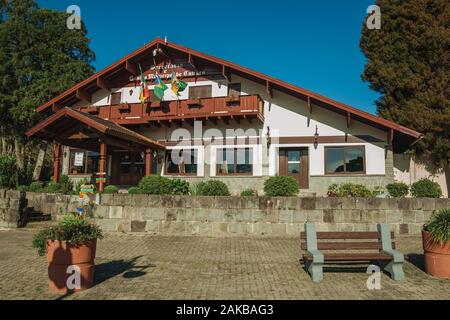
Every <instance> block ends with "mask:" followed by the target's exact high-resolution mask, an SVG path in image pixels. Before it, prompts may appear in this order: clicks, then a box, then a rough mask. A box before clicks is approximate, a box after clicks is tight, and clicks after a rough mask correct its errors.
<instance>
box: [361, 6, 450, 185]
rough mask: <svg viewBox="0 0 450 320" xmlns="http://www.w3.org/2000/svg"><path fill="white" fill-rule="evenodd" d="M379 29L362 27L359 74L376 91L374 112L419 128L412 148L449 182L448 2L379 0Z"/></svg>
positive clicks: (449, 50) (449, 13) (416, 128)
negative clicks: (419, 136)
mask: <svg viewBox="0 0 450 320" xmlns="http://www.w3.org/2000/svg"><path fill="white" fill-rule="evenodd" d="M376 4H377V5H378V6H379V7H380V9H381V29H379V30H376V29H374V30H370V29H368V28H366V26H365V24H364V25H363V28H362V37H361V41H360V47H361V49H362V51H363V53H364V54H365V56H366V57H367V59H368V62H367V64H366V66H365V70H364V73H363V75H362V78H363V80H365V81H368V82H369V83H370V87H371V88H372V89H373V90H375V91H377V92H379V93H381V95H382V96H381V97H380V98H379V99H378V100H377V101H376V102H375V103H376V106H377V111H378V114H379V115H380V116H382V117H384V118H387V119H390V120H393V121H395V122H398V123H400V124H402V125H404V126H407V127H409V128H412V129H415V130H417V131H419V132H421V133H422V134H423V135H424V137H423V139H422V140H420V141H419V142H418V143H417V144H415V145H414V147H413V151H414V152H415V153H416V154H418V155H422V156H424V157H425V158H426V159H427V161H428V162H429V163H432V164H433V165H434V166H437V167H438V168H443V169H444V170H445V171H446V175H447V181H448V185H450V172H449V159H450V139H449V135H450V4H449V2H448V0H378V1H376Z"/></svg>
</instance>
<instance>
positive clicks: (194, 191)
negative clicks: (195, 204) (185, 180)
mask: <svg viewBox="0 0 450 320" xmlns="http://www.w3.org/2000/svg"><path fill="white" fill-rule="evenodd" d="M199 184H200V182H194V183H193V184H191V186H190V194H191V195H193V196H199V190H198V185H199Z"/></svg>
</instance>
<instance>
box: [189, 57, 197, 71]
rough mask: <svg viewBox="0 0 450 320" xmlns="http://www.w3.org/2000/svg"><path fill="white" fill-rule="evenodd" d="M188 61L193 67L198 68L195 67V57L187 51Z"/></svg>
mask: <svg viewBox="0 0 450 320" xmlns="http://www.w3.org/2000/svg"><path fill="white" fill-rule="evenodd" d="M188 63H189V64H190V65H191V66H192V67H193V68H194V69H198V68H197V64H196V62H195V58H194V56H193V55H192V54H190V53H189V56H188Z"/></svg>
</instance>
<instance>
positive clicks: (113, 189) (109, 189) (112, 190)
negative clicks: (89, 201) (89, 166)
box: [103, 185, 119, 193]
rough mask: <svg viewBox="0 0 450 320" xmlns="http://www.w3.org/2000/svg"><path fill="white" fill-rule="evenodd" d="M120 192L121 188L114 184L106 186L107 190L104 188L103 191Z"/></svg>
mask: <svg viewBox="0 0 450 320" xmlns="http://www.w3.org/2000/svg"><path fill="white" fill-rule="evenodd" d="M117 192H119V188H118V187H116V186H113V185H109V186H106V187H105V190H103V193H117Z"/></svg>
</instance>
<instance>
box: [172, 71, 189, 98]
mask: <svg viewBox="0 0 450 320" xmlns="http://www.w3.org/2000/svg"><path fill="white" fill-rule="evenodd" d="M171 87H172V91H173V92H175V94H176V95H177V96H179V95H180V94H179V92H183V91H184V89H186V87H187V83H186V82H184V81H183V80H180V79H178V77H177V76H176V74H175V72H173V71H172V85H171Z"/></svg>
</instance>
